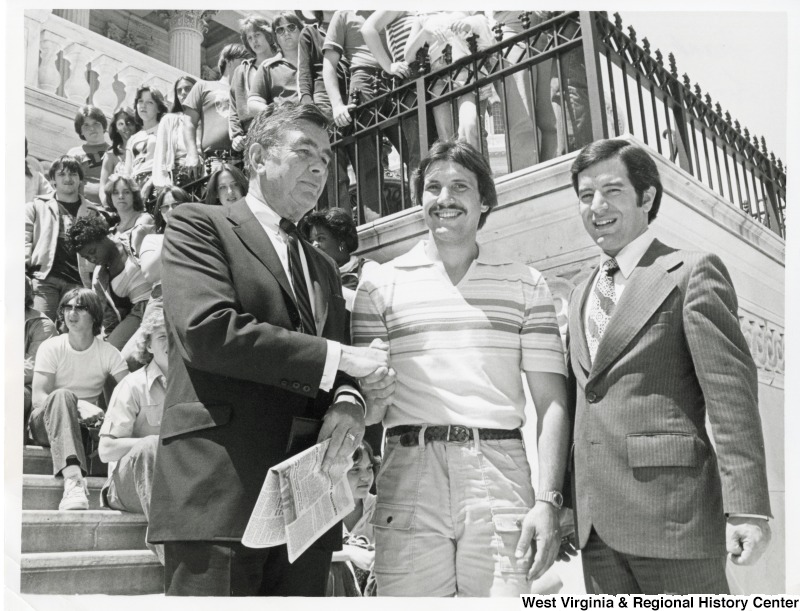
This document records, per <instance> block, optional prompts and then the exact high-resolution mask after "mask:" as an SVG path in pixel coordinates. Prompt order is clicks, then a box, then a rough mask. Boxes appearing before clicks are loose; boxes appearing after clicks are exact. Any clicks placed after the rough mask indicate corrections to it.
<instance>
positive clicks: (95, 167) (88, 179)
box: [67, 142, 108, 204]
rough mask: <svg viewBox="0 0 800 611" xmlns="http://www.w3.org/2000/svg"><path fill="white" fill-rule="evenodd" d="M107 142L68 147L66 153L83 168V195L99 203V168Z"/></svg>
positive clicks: (100, 168) (101, 164)
mask: <svg viewBox="0 0 800 611" xmlns="http://www.w3.org/2000/svg"><path fill="white" fill-rule="evenodd" d="M107 149H108V144H107V143H105V142H101V143H100V144H85V143H84V144H83V145H81V146H76V147H75V148H73V149H70V150H69V152H68V153H67V155H70V156H71V157H75V159H77V160H78V162H79V163H80V164H81V168H82V169H83V196H84V197H85V198H86V199H88V200H89V201H90V202H93V203H95V204H99V203H100V170H102V169H103V155H105V152H106V150H107Z"/></svg>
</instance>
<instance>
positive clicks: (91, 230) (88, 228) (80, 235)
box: [67, 214, 109, 253]
mask: <svg viewBox="0 0 800 611" xmlns="http://www.w3.org/2000/svg"><path fill="white" fill-rule="evenodd" d="M108 233H109V229H108V223H106V220H105V219H104V218H103V217H102V216H100V215H99V214H90V215H88V216H82V217H80V218H78V219H76V220H75V222H74V223H73V224H72V227H70V228H69V234H68V236H67V243H68V246H69V248H70V250H72V252H75V253H77V252H78V251H79V250H80V249H82V248H83V247H84V246H86V245H87V244H95V243H97V242H101V241H102V240H103V238H106V237H108Z"/></svg>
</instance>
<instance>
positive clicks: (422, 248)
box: [352, 241, 566, 429]
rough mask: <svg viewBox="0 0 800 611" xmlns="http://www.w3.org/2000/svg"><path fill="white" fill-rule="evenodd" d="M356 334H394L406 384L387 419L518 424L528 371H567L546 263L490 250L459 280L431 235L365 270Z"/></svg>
mask: <svg viewBox="0 0 800 611" xmlns="http://www.w3.org/2000/svg"><path fill="white" fill-rule="evenodd" d="M352 335H353V345H355V346H368V345H369V344H370V342H371V341H372V340H373V339H374V338H380V339H382V340H384V341H388V342H389V344H390V349H389V352H390V354H391V364H392V367H393V368H394V369H395V371H397V385H396V387H395V393H394V401H393V403H392V405H390V406H389V407H388V409H387V411H386V414H385V417H384V419H383V422H384V425H385V426H387V427H392V426H397V425H401V424H461V425H465V426H469V427H488V428H502V429H514V428H518V427H521V426H522V425H523V424H524V423H525V394H524V390H523V384H522V377H521V374H522V373H524V372H547V373H558V374H561V375H566V363H565V360H564V349H563V344H562V341H561V335H560V333H559V328H558V322H557V319H556V312H555V307H554V305H553V299H552V297H551V295H550V291H549V289H548V287H547V283H546V282H545V280H544V278H543V276H542V275H541V274H540V273H539V272H538V271H536V270H535V269H533V268H531V267H528V266H527V265H524V264H522V263H517V262H514V261H510V260H508V259H505V258H501V257H495V256H490V255H488V254H484V253H483V252H481V253H480V254H479V255H478V258H477V259H476V260H475V261H473V263H472V265H471V266H470V268H469V270H468V271H467V273H466V274H465V275H464V277H463V278H462V279H461V281H459V283H458V284H456V285H454V284H453V283H452V282H451V281H450V278H449V277H448V276H447V273H446V271H445V270H444V267H443V265H442V263H441V260H440V258H439V257H438V253H437V252H436V248H435V246H434V245H433V243H430V242H427V241H423V242H421V243H420V244H417V245H416V246H415V247H414V248H413V249H412V250H411V251H410V252H408V253H407V254H405V255H402V256H400V257H398V258H396V259H394V260H393V261H390V262H388V263H385V264H383V265H381V266H380V267H379V268H377V269H375V270H371V271H370V273H369V274H365V275H364V277H363V278H362V282H361V284H360V285H359V288H358V291H357V293H356V300H355V305H354V308H353V316H352Z"/></svg>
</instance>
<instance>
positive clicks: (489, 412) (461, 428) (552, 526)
mask: <svg viewBox="0 0 800 611" xmlns="http://www.w3.org/2000/svg"><path fill="white" fill-rule="evenodd" d="M415 187H416V188H415V194H416V195H415V197H416V200H417V203H418V204H421V205H422V207H423V216H424V219H425V223H426V225H427V227H428V229H429V235H428V238H427V239H426V240H423V241H422V242H420V243H419V244H417V245H416V246H415V247H414V248H413V249H412V250H411V251H410V252H408V253H407V254H405V255H402V256H400V257H398V258H397V259H395V260H393V261H391V262H389V263H386V264H384V265H382V266H381V267H380V268H378V269H377V270H375V271H373V272H371V273H370V274H367V275H366V277H365V278H364V280H363V281H362V284H361V286H360V287H359V289H358V292H357V294H356V300H355V306H354V311H353V318H352V330H353V342H354V345H360V346H368V345H369V344H370V343H371V342H372V340H373V339H375V338H380V339H381V340H383V341H386V342H389V345H390V348H389V354H390V366H391V369H390V370H389V375H388V376H386V377H385V378H383V381H374V380H373V377H374V378H377V377H379V376H380V375H381V374H382V373H384V372H382V371H380V370H379V371H377V372H376V373H375V374H373V376H370V377H368V378H367V379H365V380H363V381H362V382H363V389H364V391H365V393H366V395H367V398H368V404H369V408H368V414H367V420H368V421H371V422H378V421H383V424H384V426H385V427H386V428H387V431H386V447H385V449H384V457H385V458H384V466H383V469H382V470H381V473H380V475H379V478H378V503H377V508H376V512H375V517H374V518H373V524H374V525H375V539H376V545H375V547H376V557H375V565H374V570H375V574H376V577H377V583H378V594H379V595H382V596H403V595H405V596H454V595H459V596H516V595H518V594H520V593H523V592H529V591H530V590H531V584H530V581H532V580H533V579H537V578H538V577H539V576H541V575H542V574H543V573H544V572H545V571H546V570H547V569H548V568H549V567H550V565H552V563H553V561H554V560H555V558H556V555H557V553H558V549H559V541H560V536H559V532H558V525H559V509H560V507H561V493H560V490H561V484H562V479H563V473H564V465H565V462H566V454H567V438H568V427H569V424H568V423H569V419H568V414H567V410H566V390H565V375H566V368H565V363H564V356H563V349H562V344H561V337H560V335H559V331H558V325H557V322H556V314H555V309H554V307H553V302H552V298H551V296H550V292H549V290H548V288H547V285H546V284H545V281H544V278H543V277H542V275H541V274H540V273H539V272H538V271H536V270H534V269H532V268H530V267H527V266H526V265H523V264H521V263H515V262H512V261H510V260H507V259H505V258H503V257H500V256H496V255H493V254H490V253H488V252H485V250H484V249H483V248H479V246H478V243H477V241H476V237H477V232H478V229H479V228H480V227H482V226H483V224H484V222H485V221H486V217H487V216H488V215H489V213H490V212H491V210H492V208H493V207H494V206H495V205H496V204H497V194H496V191H495V186H494V181H493V180H492V176H491V170H490V169H489V166H488V164H487V163H486V161H485V160H484V158H483V157H482V156H481V155H480V153H478V151H476V150H475V149H474V148H472V147H471V146H470V145H468V144H466V143H463V142H451V141H448V142H438V143H436V144H434V146H433V147H432V149H431V152H430V153H429V155H428V157H427V158H425V159H424V160H423V161H422V162H421V163H420V167H419V174H418V176H417V178H416V185H415ZM523 373H524V374H525V377H526V379H527V382H528V386H529V387H530V391H531V396H532V397H533V401H534V404H535V406H536V412H537V417H538V429H537V431H538V455H539V486H538V488H537V494H536V495H534V490H533V486H532V482H531V471H530V467H529V465H528V461H527V457H526V453H525V448H524V446H523V443H522V435H521V433H520V427H521V426H522V425H523V424H524V423H525V414H524V408H525V395H524V391H523V384H522V376H521V374H523ZM535 500H536V501H540V502H535ZM532 540H533V545H531V542H532Z"/></svg>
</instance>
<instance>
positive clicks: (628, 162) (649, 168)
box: [570, 139, 664, 223]
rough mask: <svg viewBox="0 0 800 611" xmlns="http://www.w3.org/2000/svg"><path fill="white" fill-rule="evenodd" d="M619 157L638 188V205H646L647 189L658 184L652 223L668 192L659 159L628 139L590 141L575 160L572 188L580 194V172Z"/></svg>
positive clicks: (650, 220) (636, 188) (651, 212)
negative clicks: (665, 190) (659, 172)
mask: <svg viewBox="0 0 800 611" xmlns="http://www.w3.org/2000/svg"><path fill="white" fill-rule="evenodd" d="M615 157H619V159H620V161H622V163H623V164H624V165H625V169H626V170H627V172H628V180H630V181H631V184H632V185H633V188H634V190H635V191H636V196H637V200H638V201H637V202H636V204H637V205H638V206H641V205H642V204H643V197H644V192H645V191H646V190H647V189H649V188H650V187H655V189H656V195H655V197H654V198H653V204H652V205H651V206H650V211H649V212H648V213H647V222H648V223H652V222H653V220H654V219H655V218H656V216H657V215H658V209H659V208H660V207H661V194H662V193H663V191H664V188H663V186H662V185H661V177H660V176H659V174H658V168H657V167H656V162H655V161H653V158H652V157H651V156H650V153H648V152H647V151H646V150H645V149H643V148H642V147H641V146H638V145H636V144H632V143H630V142H628V141H627V140H617V139H613V140H611V139H609V140H595V141H594V142H592V143H590V144H587V145H586V146H584V147H583V148H582V149H581V152H580V153H578V156H577V157H576V158H575V161H573V162H572V167H571V168H570V173H571V174H572V187H573V188H574V189H575V193H578V175H579V174H580V173H581V172H583V171H584V170H585V169H587V168H588V167H589V166H592V165H594V164H596V163H600V162H601V161H606V160H607V159H613V158H615Z"/></svg>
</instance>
